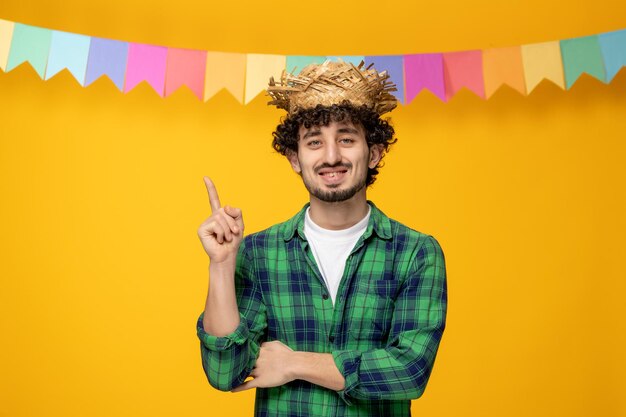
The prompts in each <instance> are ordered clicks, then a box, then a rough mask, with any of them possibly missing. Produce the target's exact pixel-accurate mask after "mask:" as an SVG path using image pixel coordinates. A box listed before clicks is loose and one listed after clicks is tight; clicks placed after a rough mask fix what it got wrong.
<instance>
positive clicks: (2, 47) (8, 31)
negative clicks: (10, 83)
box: [0, 19, 15, 71]
mask: <svg viewBox="0 0 626 417" xmlns="http://www.w3.org/2000/svg"><path fill="white" fill-rule="evenodd" d="M14 26H15V23H13V22H9V21H7V20H2V19H0V69H2V71H6V69H7V60H8V59H9V50H10V49H11V39H12V38H13V27H14Z"/></svg>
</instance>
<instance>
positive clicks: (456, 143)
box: [0, 0, 626, 417]
mask: <svg viewBox="0 0 626 417" xmlns="http://www.w3.org/2000/svg"><path fill="white" fill-rule="evenodd" d="M38 3H39V4H38ZM0 18H4V19H7V20H11V21H16V22H22V23H27V24H31V25H35V26H42V27H49V28H52V29H59V30H65V31H69V32H74V33H83V34H87V35H92V36H101V37H107V38H113V39H120V40H126V41H135V42H146V43H152V44H157V45H166V46H175V47H187V48H198V49H205V50H215V51H230V52H255V53H275V54H304V55H336V54H354V55H356V54H399V53H417V52H443V51H452V50H466V49H483V48H487V47H497V46H512V45H521V44H524V43H532V42H541V41H550V40H557V39H564V38H569V37H575V36H583V35H589V34H596V33H602V32H607V31H611V30H616V29H622V28H626V3H624V2H623V1H618V0H610V1H608V2H602V3H598V2H592V1H585V2H570V1H565V0H555V1H550V2H547V1H537V0H530V1H507V2H495V1H486V0H484V1H474V2H468V1H464V0H463V1H462V0H453V1H447V2H398V1H388V2H382V3H381V2H379V1H369V0H368V1H362V2H359V3H358V4H357V3H354V4H352V3H345V4H342V3H338V2H336V1H326V0H324V1H318V2H313V3H311V2H287V1H277V2H258V1H252V0H244V1H242V2H223V3H222V2H220V3H215V2H208V1H204V2H203V1H189V0H183V1H178V2H170V1H163V0H158V1H142V2H137V1H135V2H127V1H121V0H110V1H102V0H98V1H94V2H88V1H85V0H66V1H64V2H27V1H23V0H3V1H2V4H1V5H0ZM0 103H1V104H0V106H1V107H0V108H1V110H0V196H1V197H0V198H1V200H0V201H1V208H0V231H1V233H0V245H1V246H0V251H1V252H0V253H1V254H2V255H1V256H2V258H1V262H0V337H1V338H2V340H1V343H0V416H3V417H4V416H10V417H20V416H37V417H39V416H64V417H70V416H107V417H108V416H151V417H157V416H173V415H182V416H192V415H193V416H223V415H226V414H228V415H235V416H247V415H251V414H252V407H253V392H247V393H243V394H230V393H221V392H218V391H216V390H214V389H213V388H211V387H210V386H209V384H208V383H207V381H206V379H205V376H204V374H203V372H202V369H201V364H200V353H199V342H198V340H197V339H196V335H195V321H196V318H197V316H198V314H199V313H200V312H201V310H202V308H203V305H204V298H205V294H206V289H207V263H208V260H207V257H206V255H205V253H204V251H203V250H202V247H201V245H200V243H199V241H198V238H197V236H196V229H197V227H198V226H199V225H200V224H201V223H202V221H203V220H204V219H205V218H206V217H207V216H208V215H209V212H210V211H209V204H208V199H207V196H206V191H205V188H204V184H203V181H202V176H203V175H210V176H212V177H213V179H214V180H215V183H216V185H217V187H218V190H219V192H220V196H221V198H222V202H223V203H228V204H232V205H236V206H240V207H242V209H243V212H244V217H245V220H246V226H247V233H250V232H253V231H257V230H260V229H262V228H265V227H267V226H269V225H271V224H273V223H276V222H278V221H281V220H284V219H286V218H287V217H289V216H291V215H292V214H293V213H294V212H295V211H296V210H297V209H299V208H300V207H301V205H302V204H304V203H305V201H306V199H307V195H306V194H305V192H304V188H303V187H302V185H301V183H300V180H299V178H298V177H297V176H296V175H295V174H293V173H292V172H291V171H290V168H289V166H288V164H287V163H286V161H285V160H284V159H283V157H281V156H280V155H277V154H276V153H274V152H273V151H272V150H271V148H270V141H271V132H272V130H273V129H274V128H275V126H276V124H277V123H278V121H279V118H280V117H281V116H282V114H283V113H282V112H281V111H279V110H276V109H274V108H270V107H268V106H267V105H266V104H265V103H266V99H265V97H263V96H262V95H260V96H258V97H257V98H256V99H255V100H254V101H253V102H252V103H251V104H250V105H248V106H243V105H240V104H239V103H237V102H236V101H235V100H234V99H233V98H232V97H231V96H230V95H229V94H228V93H226V92H224V91H222V92H221V93H219V94H218V95H217V96H216V97H215V98H214V99H212V100H210V101H209V102H207V103H202V102H200V101H198V100H197V99H196V98H195V97H194V96H193V95H192V93H191V92H190V91H188V90H187V89H183V90H181V91H178V92H177V93H175V94H174V95H173V96H171V97H170V98H168V99H165V100H164V99H161V98H159V97H158V96H157V95H156V94H155V93H154V92H153V91H152V90H151V89H150V88H149V87H148V86H146V85H145V84H144V85H141V86H140V87H138V88H137V89H135V90H133V91H131V92H130V93H129V94H126V95H124V94H122V93H120V92H119V91H117V90H116V88H115V87H114V86H113V84H112V83H111V82H110V81H109V80H106V79H100V80H99V81H97V82H96V83H95V84H93V85H92V86H90V87H89V88H81V87H80V86H79V85H78V84H77V83H75V81H74V80H73V78H72V77H71V76H70V75H69V73H67V72H66V71H64V72H63V73H61V74H60V75H58V76H56V77H54V78H53V79H51V80H50V81H48V82H43V81H41V80H40V79H39V78H38V77H37V75H36V74H35V72H34V71H33V70H32V69H31V68H30V67H28V66H27V65H23V66H21V67H19V68H17V69H16V70H14V71H12V72H9V73H6V74H4V73H0ZM625 114H626V71H622V72H621V73H620V74H618V76H617V77H616V79H615V80H614V82H613V83H612V84H610V85H604V84H602V83H601V82H598V81H596V80H595V79H592V78H590V77H587V76H584V77H583V79H582V80H581V81H579V82H578V83H577V84H576V85H575V86H574V87H573V88H572V90H570V91H568V92H565V91H562V90H560V89H558V88H557V87H555V86H554V85H552V84H551V83H548V82H544V83H542V84H541V85H540V86H539V87H538V89H537V90H536V91H535V92H534V93H533V94H532V95H531V96H529V97H528V98H524V97H522V96H520V95H519V94H517V93H515V92H513V91H512V90H510V89H508V88H505V89H502V90H500V91H499V92H497V93H496V94H495V96H494V97H493V98H492V99H490V100H488V101H483V100H481V99H479V98H477V97H475V96H474V95H472V94H470V93H468V92H462V93H461V94H460V95H459V96H457V97H456V98H454V99H453V100H452V101H451V102H450V103H448V104H444V103H441V102H439V101H438V99H436V98H434V96H432V95H431V94H430V93H424V94H422V95H420V96H419V97H418V98H417V99H416V100H415V101H414V102H413V103H411V104H410V105H408V106H401V107H400V108H398V109H397V110H396V111H394V112H393V113H392V114H391V115H392V119H393V121H394V124H395V126H396V128H397V136H398V138H399V142H398V144H397V145H396V146H395V147H394V148H393V149H392V151H391V152H390V153H389V154H388V156H387V157H386V166H385V167H384V168H383V169H382V171H381V174H380V175H379V180H378V182H377V183H376V185H375V186H374V188H373V189H371V191H370V193H369V197H370V198H371V199H373V200H374V201H375V202H376V203H377V204H378V205H379V207H381V208H382V209H383V210H384V211H385V212H386V213H387V214H388V215H390V216H391V217H394V218H396V219H398V220H400V221H402V222H404V223H406V224H408V225H411V226H412V227H413V228H416V229H418V230H421V231H423V232H426V233H429V234H432V235H434V236H435V237H437V239H438V240H439V242H440V243H441V245H442V247H443V249H444V252H445V254H446V260H447V266H448V285H449V315H448V327H447V329H446V332H445V334H444V338H443V341H442V344H441V348H440V351H439V355H438V357H437V361H436V364H435V368H434V371H433V374H432V377H431V380H430V382H429V385H428V388H427V390H426V393H425V394H424V396H423V397H422V398H421V399H419V400H417V401H414V402H413V412H414V414H415V415H417V416H520V417H521V416H524V417H525V416H567V417H578V416H580V417H586V416H591V415H593V416H624V415H626V404H625V400H624V392H626V382H624V375H625V374H626V372H625V371H626V362H625V360H624V352H625V351H626V337H625V336H624V335H625V334H626V326H625V325H624V321H623V319H624V316H625V313H626V307H625V305H626V303H624V302H623V298H624V295H625V294H626V292H625V286H626V284H625V283H624V277H625V274H624V271H623V257H624V252H625V250H624V236H625V234H626V216H625V214H624V213H625V211H626V197H625V193H624V181H625V180H626V173H625V168H624V159H625V157H626V140H625V138H624V132H625V131H626V117H624V115H625Z"/></svg>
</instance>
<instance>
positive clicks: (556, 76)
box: [521, 41, 565, 94]
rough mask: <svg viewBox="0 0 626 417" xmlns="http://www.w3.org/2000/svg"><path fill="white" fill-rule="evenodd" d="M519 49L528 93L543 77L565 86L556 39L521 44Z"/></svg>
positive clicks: (559, 48)
mask: <svg viewBox="0 0 626 417" xmlns="http://www.w3.org/2000/svg"><path fill="white" fill-rule="evenodd" d="M521 49H522V62H523V64H524V79H525V81H526V92H527V93H528V94H530V92H531V91H533V90H534V89H535V87H537V85H538V84H539V83H540V82H541V81H542V80H544V79H546V80H550V81H552V82H553V83H554V84H556V85H557V86H559V87H561V88H565V79H564V78H563V60H562V59H561V46H560V44H559V42H558V41H554V42H542V43H533V44H529V45H522V47H521Z"/></svg>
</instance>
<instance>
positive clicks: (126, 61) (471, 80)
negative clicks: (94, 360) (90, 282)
mask: <svg viewBox="0 0 626 417" xmlns="http://www.w3.org/2000/svg"><path fill="white" fill-rule="evenodd" d="M327 59H328V60H331V61H337V60H342V61H344V62H349V63H352V64H354V65H359V64H360V63H361V61H365V62H364V64H365V67H368V66H370V65H371V66H373V67H374V68H375V69H377V70H378V71H379V72H380V71H386V72H387V73H388V74H389V78H390V81H391V82H393V83H394V84H395V85H396V87H397V89H398V90H397V91H395V92H392V94H393V95H394V96H395V97H396V98H397V99H398V101H399V102H400V103H410V102H411V101H412V100H414V99H415V97H416V96H417V95H418V94H419V93H420V92H421V91H422V90H424V89H427V90H429V91H430V92H431V93H433V94H434V95H435V96H437V97H439V99H441V100H442V101H448V100H450V99H451V98H452V97H454V95H456V94H457V93H458V92H459V91H460V90H461V89H463V88H467V89H468V90H470V91H472V92H473V93H474V94H476V95H478V96H479V97H482V98H490V97H491V96H492V95H493V94H494V93H495V92H496V91H497V90H498V89H499V88H500V87H501V86H502V85H503V84H506V85H508V86H509V87H511V88H513V89H514V90H516V91H518V92H520V93H521V94H523V95H527V94H529V93H530V92H532V91H533V90H534V89H535V88H536V87H537V85H538V84H539V83H540V82H541V81H542V80H544V79H545V80H549V81H551V82H553V83H554V84H556V85H557V86H558V87H561V88H563V89H569V88H571V87H572V85H573V84H574V83H575V82H576V80H577V79H578V78H579V77H580V75H581V74H582V73H587V74H589V75H591V76H593V77H595V78H597V79H598V80H601V81H603V82H605V83H608V82H610V81H611V80H613V78H614V77H615V75H616V74H617V73H618V72H619V71H620V69H621V68H622V67H623V66H626V30H619V31H614V32H607V33H602V34H599V35H593V36H586V37H580V38H573V39H565V40H561V41H552V42H543V43H535V44H528V45H521V46H512V47H505V48H491V49H485V50H471V51H458V52H446V53H428V54H406V55H367V56H360V55H359V56H333V55H330V56H319V55H313V56H306V55H289V56H285V55H267V54H244V53H229V52H212V51H201V50H191V49H181V48H167V47H163V46H158V45H147V44H140V43H128V42H122V41H116V40H109V39H102V38H96V37H90V36H85V35H78V34H73V33H68V32H62V31H56V30H49V29H44V28H38V27H34V26H29V25H25V24H21V23H14V22H10V21H7V20H2V19H0V69H1V70H2V71H11V70H12V69H14V68H16V67H17V66H18V65H20V64H22V63H24V62H28V63H29V64H30V65H31V66H32V67H33V68H34V69H35V71H36V72H37V74H39V76H40V77H41V78H44V79H46V80H48V79H50V78H51V77H53V76H54V75H56V74H57V73H59V71H62V70H63V69H67V70H68V71H69V72H70V73H71V74H72V75H73V76H74V78H76V80H77V81H78V82H79V83H80V84H81V85H83V86H88V85H90V84H91V83H93V82H94V81H95V80H97V79H98V78H99V77H101V76H103V75H106V76H107V77H108V78H110V79H111V81H113V83H114V84H115V85H116V86H117V88H119V89H120V90H122V91H124V92H128V91H130V90H132V89H133V88H135V87H136V86H137V85H138V84H139V83H141V82H142V81H146V82H147V83H148V84H149V85H150V86H151V87H152V88H153V89H154V90H155V91H156V92H157V94H159V95H160V96H162V97H166V96H169V95H171V94H172V93H173V92H174V91H176V90H177V89H178V88H180V87H181V86H183V85H186V86H187V87H188V88H189V89H190V90H191V91H192V92H193V93H194V94H195V95H196V96H197V97H198V98H200V99H201V100H204V101H207V100H209V99H210V98H211V97H213V96H214V95H215V94H216V93H217V92H218V91H220V90H221V89H223V88H225V89H226V90H227V91H228V92H230V93H231V94H232V95H233V96H234V97H235V98H236V99H237V100H238V101H239V102H240V103H244V104H247V103H249V102H250V101H252V100H253V99H254V98H255V97H256V96H257V95H258V94H259V93H260V92H262V91H264V90H265V89H266V87H267V82H268V80H269V78H270V77H274V78H275V79H278V78H280V76H281V75H282V73H283V71H286V72H289V73H293V74H298V73H299V72H300V71H301V70H302V69H303V68H304V67H306V66H307V65H310V64H312V63H322V62H324V61H325V60H327Z"/></svg>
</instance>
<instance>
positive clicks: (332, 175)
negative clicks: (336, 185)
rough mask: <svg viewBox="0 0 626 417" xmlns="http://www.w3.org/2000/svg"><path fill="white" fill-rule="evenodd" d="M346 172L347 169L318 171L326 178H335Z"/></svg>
mask: <svg viewBox="0 0 626 417" xmlns="http://www.w3.org/2000/svg"><path fill="white" fill-rule="evenodd" d="M346 172H348V170H341V171H329V172H320V173H319V174H320V175H321V176H322V177H326V178H336V177H338V176H340V175H343V174H345V173H346Z"/></svg>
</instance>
